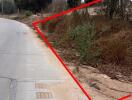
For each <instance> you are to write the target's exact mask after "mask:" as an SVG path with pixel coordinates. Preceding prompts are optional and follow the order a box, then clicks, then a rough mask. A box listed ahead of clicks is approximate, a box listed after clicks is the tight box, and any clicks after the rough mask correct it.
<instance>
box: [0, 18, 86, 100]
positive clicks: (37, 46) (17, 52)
mask: <svg viewBox="0 0 132 100" xmlns="http://www.w3.org/2000/svg"><path fill="white" fill-rule="evenodd" d="M0 100H88V99H87V98H86V97H85V96H84V95H83V93H82V92H81V90H80V89H79V88H78V87H77V85H76V84H75V82H74V81H73V80H72V79H71V77H70V76H69V75H68V73H67V72H66V71H65V69H64V68H63V66H62V65H61V63H60V62H59V61H58V60H57V59H56V57H55V56H54V55H53V54H52V52H51V51H50V50H49V49H48V48H47V47H46V46H45V45H44V44H43V43H41V41H40V40H39V39H38V38H37V35H35V33H34V32H33V31H32V30H31V29H30V28H29V27H27V26H26V25H25V24H22V23H20V22H17V21H13V20H9V19H3V18H0Z"/></svg>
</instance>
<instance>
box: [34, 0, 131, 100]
mask: <svg viewBox="0 0 132 100" xmlns="http://www.w3.org/2000/svg"><path fill="white" fill-rule="evenodd" d="M99 2H102V0H93V1H92V2H89V3H87V4H82V5H80V6H78V7H76V8H72V9H69V10H66V11H62V12H60V13H58V14H54V15H52V16H49V17H46V18H44V19H43V20H39V21H35V22H33V23H32V26H33V27H34V29H35V30H36V31H37V33H38V35H39V36H40V37H41V39H42V40H43V41H44V42H45V43H46V45H47V46H48V47H49V49H50V50H51V51H52V52H53V54H54V55H55V56H56V57H57V59H58V60H59V61H60V62H61V64H62V65H63V66H64V68H65V69H66V71H67V72H68V74H69V75H70V76H71V77H72V78H73V80H74V81H75V82H76V84H77V85H78V87H79V88H80V89H81V91H82V92H83V93H84V94H85V96H86V97H87V98H88V100H92V99H91V97H90V96H89V94H88V93H87V92H86V91H85V90H84V88H83V87H82V86H81V84H80V83H79V81H78V80H77V79H76V78H75V77H74V75H73V74H72V72H71V71H70V70H69V69H68V67H67V66H66V64H65V63H64V62H63V60H62V59H61V58H60V57H59V55H58V54H57V53H56V51H55V50H54V48H53V47H52V46H51V44H50V43H49V42H48V40H47V39H46V37H45V36H44V35H43V33H42V32H41V31H40V29H39V28H38V27H37V25H38V24H39V23H44V22H46V21H48V20H51V19H54V18H57V17H60V16H62V15H65V14H68V13H70V12H74V11H75V10H78V9H81V8H85V7H88V6H91V5H93V4H96V3H99ZM131 96H132V95H131V94H130V95H128V96H124V97H122V98H120V99H118V100H125V99H126V98H129V97H131Z"/></svg>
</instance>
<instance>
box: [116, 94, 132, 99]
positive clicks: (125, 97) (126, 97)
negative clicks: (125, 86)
mask: <svg viewBox="0 0 132 100" xmlns="http://www.w3.org/2000/svg"><path fill="white" fill-rule="evenodd" d="M129 97H132V94H129V95H127V96H124V97H122V98H120V99H118V100H126V99H128V98H129Z"/></svg>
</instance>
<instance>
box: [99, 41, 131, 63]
mask: <svg viewBox="0 0 132 100" xmlns="http://www.w3.org/2000/svg"><path fill="white" fill-rule="evenodd" d="M104 42H105V43H104V46H103V47H102V54H101V55H102V59H103V60H104V61H105V63H113V64H118V65H119V64H123V63H125V62H126V55H127V53H128V52H127V44H126V43H125V42H124V41H123V40H122V39H120V38H117V39H110V40H107V41H104Z"/></svg>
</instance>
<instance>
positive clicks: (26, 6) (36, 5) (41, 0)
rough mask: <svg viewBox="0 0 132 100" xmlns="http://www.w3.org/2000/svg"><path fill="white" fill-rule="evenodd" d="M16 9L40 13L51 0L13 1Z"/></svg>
mask: <svg viewBox="0 0 132 100" xmlns="http://www.w3.org/2000/svg"><path fill="white" fill-rule="evenodd" d="M15 2H16V6H17V8H19V9H20V10H30V11H34V12H40V11H41V10H42V9H44V8H46V7H47V5H48V4H50V3H51V2H52V0H15Z"/></svg>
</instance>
